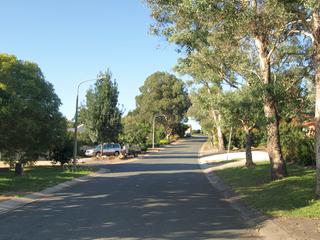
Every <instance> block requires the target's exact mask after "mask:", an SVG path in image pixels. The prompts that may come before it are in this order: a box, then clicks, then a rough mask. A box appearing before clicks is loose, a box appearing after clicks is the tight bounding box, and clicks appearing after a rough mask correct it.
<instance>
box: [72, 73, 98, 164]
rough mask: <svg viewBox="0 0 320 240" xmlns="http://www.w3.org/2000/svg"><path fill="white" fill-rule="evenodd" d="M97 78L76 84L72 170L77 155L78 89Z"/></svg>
mask: <svg viewBox="0 0 320 240" xmlns="http://www.w3.org/2000/svg"><path fill="white" fill-rule="evenodd" d="M96 80H97V78H95V79H89V80H85V81H82V82H80V83H79V84H78V88H77V98H76V114H75V117H74V147H73V168H75V167H76V165H77V153H78V146H77V145H78V143H77V134H78V100H79V88H80V86H81V84H83V83H86V82H91V81H96Z"/></svg>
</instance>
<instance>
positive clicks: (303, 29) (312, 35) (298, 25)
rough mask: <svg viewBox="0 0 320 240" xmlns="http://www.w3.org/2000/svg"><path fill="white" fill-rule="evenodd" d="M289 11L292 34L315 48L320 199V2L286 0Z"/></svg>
mask: <svg viewBox="0 0 320 240" xmlns="http://www.w3.org/2000/svg"><path fill="white" fill-rule="evenodd" d="M283 2H284V3H285V5H286V7H287V10H288V11H289V12H291V13H293V14H294V15H295V16H296V19H295V20H294V21H291V22H290V23H289V24H288V29H289V33H290V34H300V35H303V36H304V37H307V38H309V39H310V40H311V42H312V43H311V44H312V47H313V55H312V59H313V68H314V83H315V90H316V91H315V122H316V124H315V125H316V126H315V127H316V150H315V151H316V166H317V174H316V196H317V198H320V1H319V0H285V1H283Z"/></svg>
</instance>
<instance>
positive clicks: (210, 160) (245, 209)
mask: <svg viewBox="0 0 320 240" xmlns="http://www.w3.org/2000/svg"><path fill="white" fill-rule="evenodd" d="M268 160H269V157H268V154H267V153H266V152H263V151H253V161H254V162H256V163H257V162H265V161H268ZM199 164H200V166H201V168H202V170H203V172H204V173H205V174H206V176H207V178H208V180H209V181H210V183H211V184H212V185H213V187H214V188H216V189H218V190H219V191H220V192H221V193H222V194H223V196H224V198H225V200H226V201H227V202H229V203H230V204H231V206H232V207H233V208H235V209H237V210H238V211H239V212H240V214H241V216H242V217H243V219H245V220H246V221H247V222H248V223H249V224H250V225H251V226H252V227H254V228H255V229H256V230H257V231H258V232H259V234H260V235H261V236H262V237H264V238H265V239H270V240H278V239H279V240H282V239H283V240H287V239H288V240H291V239H295V240H318V239H320V220H316V219H301V218H269V217H266V216H264V215H263V214H262V213H260V212H258V211H257V210H255V209H252V208H251V207H250V206H248V205H247V204H246V203H245V202H244V201H243V200H242V199H241V197H240V196H239V195H237V194H236V193H235V192H234V191H233V190H232V189H231V188H230V187H229V186H228V185H226V184H225V183H224V182H223V181H222V180H221V179H219V178H218V177H217V176H216V175H215V174H214V171H215V170H220V169H225V168H230V167H242V166H244V165H245V152H236V153H235V152H233V153H229V154H228V155H227V154H226V153H223V154H218V153H216V152H215V151H213V150H210V149H209V148H208V147H207V146H206V144H204V145H203V146H202V148H201V150H200V152H199Z"/></svg>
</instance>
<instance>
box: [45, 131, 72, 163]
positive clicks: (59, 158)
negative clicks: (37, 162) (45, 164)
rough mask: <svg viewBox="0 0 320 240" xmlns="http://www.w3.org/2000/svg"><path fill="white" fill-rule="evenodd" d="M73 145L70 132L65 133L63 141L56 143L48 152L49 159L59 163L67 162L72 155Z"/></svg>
mask: <svg viewBox="0 0 320 240" xmlns="http://www.w3.org/2000/svg"><path fill="white" fill-rule="evenodd" d="M73 147H74V142H73V137H72V135H71V133H66V135H65V139H64V141H63V142H62V143H60V144H59V145H56V146H55V147H54V148H53V149H52V151H51V152H50V154H49V159H50V160H53V161H55V162H59V163H60V164H61V165H63V164H65V163H69V162H70V160H71V159H72V156H73Z"/></svg>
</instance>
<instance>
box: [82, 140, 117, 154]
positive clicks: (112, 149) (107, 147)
mask: <svg viewBox="0 0 320 240" xmlns="http://www.w3.org/2000/svg"><path fill="white" fill-rule="evenodd" d="M120 152H121V146H120V144H119V143H104V144H103V148H102V154H101V144H99V145H98V146H96V148H93V149H88V150H87V151H86V152H85V155H86V156H88V157H93V156H97V157H98V156H101V155H107V156H110V155H114V156H118V155H119V154H120Z"/></svg>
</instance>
